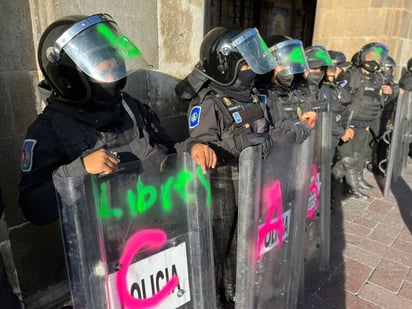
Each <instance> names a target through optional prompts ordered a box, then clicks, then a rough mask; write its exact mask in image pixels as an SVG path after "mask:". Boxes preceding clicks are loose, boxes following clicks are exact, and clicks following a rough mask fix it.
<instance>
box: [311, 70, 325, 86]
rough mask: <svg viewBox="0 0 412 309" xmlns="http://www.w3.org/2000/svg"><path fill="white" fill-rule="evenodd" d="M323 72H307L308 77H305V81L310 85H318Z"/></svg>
mask: <svg viewBox="0 0 412 309" xmlns="http://www.w3.org/2000/svg"><path fill="white" fill-rule="evenodd" d="M324 75H325V72H323V71H321V72H309V75H308V77H307V78H306V80H307V82H308V84H309V85H311V86H318V85H319V84H320V82H321V81H322V79H323V76H324Z"/></svg>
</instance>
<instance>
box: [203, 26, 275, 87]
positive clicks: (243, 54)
mask: <svg viewBox="0 0 412 309" xmlns="http://www.w3.org/2000/svg"><path fill="white" fill-rule="evenodd" d="M242 63H247V64H248V65H249V66H250V67H251V69H252V70H253V71H254V72H255V73H257V74H264V73H267V72H269V71H270V70H272V69H273V68H274V67H275V62H274V60H273V57H272V54H271V53H270V51H269V48H268V47H267V45H266V43H265V42H264V41H263V39H262V38H261V37H260V34H259V32H258V31H257V29H256V28H250V29H246V30H244V31H241V30H229V29H227V28H224V27H216V28H213V29H212V30H210V31H209V32H208V33H207V34H206V35H205V37H204V39H203V41H202V44H201V46H200V61H199V64H198V66H197V69H198V70H199V71H200V72H202V73H203V74H204V75H206V76H207V77H208V78H209V79H211V80H213V81H215V82H216V83H218V84H221V85H231V84H233V83H234V82H235V81H236V78H237V76H238V72H239V68H240V66H241V64H242Z"/></svg>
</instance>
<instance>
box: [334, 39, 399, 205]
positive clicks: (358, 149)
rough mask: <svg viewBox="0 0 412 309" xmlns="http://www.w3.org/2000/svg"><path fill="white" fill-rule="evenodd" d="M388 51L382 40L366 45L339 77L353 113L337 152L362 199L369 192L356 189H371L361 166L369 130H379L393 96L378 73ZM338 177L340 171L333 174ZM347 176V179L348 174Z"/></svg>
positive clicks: (366, 156)
mask: <svg viewBox="0 0 412 309" xmlns="http://www.w3.org/2000/svg"><path fill="white" fill-rule="evenodd" d="M387 53H388V48H387V47H386V45H384V44H382V43H378V42H372V43H369V44H366V45H365V46H363V47H362V48H361V49H360V50H359V52H357V53H355V55H354V56H353V61H354V63H353V65H352V66H351V67H350V68H349V69H348V70H347V71H346V72H345V73H343V74H342V75H341V76H340V77H339V79H340V80H343V81H344V82H343V83H344V84H345V86H344V87H345V88H347V89H348V90H349V91H350V93H351V94H352V103H351V105H350V110H351V111H352V112H353V116H352V118H351V122H350V125H351V126H353V127H354V130H355V136H354V138H353V139H352V140H350V141H348V142H347V143H344V144H342V145H341V146H340V147H339V148H338V152H339V154H340V157H341V158H342V161H343V162H345V165H346V166H345V168H347V169H350V170H351V176H350V187H351V191H352V194H353V195H354V197H356V198H360V199H364V200H365V199H367V198H368V195H366V194H364V193H362V192H361V191H360V190H359V189H360V188H362V189H372V188H373V187H372V186H371V185H370V184H369V183H367V182H366V181H365V179H364V178H363V167H364V164H365V161H366V160H367V159H368V149H367V148H368V147H370V146H369V143H370V142H371V141H372V139H373V135H372V134H371V133H370V132H375V133H376V132H378V129H379V126H377V124H378V123H377V120H379V119H380V117H381V113H382V109H383V106H384V104H385V102H386V101H387V100H388V99H389V98H390V96H391V95H392V88H391V87H390V86H389V85H384V78H383V75H382V73H381V72H380V66H381V65H382V64H383V63H384V60H385V58H386V56H387ZM333 171H334V170H332V172H333ZM337 171H338V170H336V172H337ZM339 176H341V174H340V173H335V177H339ZM346 178H347V180H348V177H346Z"/></svg>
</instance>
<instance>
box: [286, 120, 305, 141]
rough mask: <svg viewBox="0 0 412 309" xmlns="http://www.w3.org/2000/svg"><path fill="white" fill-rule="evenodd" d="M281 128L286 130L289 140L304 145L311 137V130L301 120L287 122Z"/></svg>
mask: <svg viewBox="0 0 412 309" xmlns="http://www.w3.org/2000/svg"><path fill="white" fill-rule="evenodd" d="M280 127H281V128H282V129H283V130H284V134H285V136H286V137H287V140H291V139H292V142H294V143H296V144H302V143H303V142H304V141H305V140H306V139H307V138H308V137H309V136H310V131H311V129H310V128H309V127H308V126H307V125H305V124H304V123H303V122H301V121H299V120H295V121H294V120H285V121H283V122H282V123H281V125H280Z"/></svg>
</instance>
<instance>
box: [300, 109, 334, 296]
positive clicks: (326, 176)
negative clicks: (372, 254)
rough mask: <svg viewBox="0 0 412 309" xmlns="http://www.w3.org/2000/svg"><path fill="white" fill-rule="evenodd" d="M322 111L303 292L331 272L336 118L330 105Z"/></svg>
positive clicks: (306, 235) (315, 160) (306, 242)
mask: <svg viewBox="0 0 412 309" xmlns="http://www.w3.org/2000/svg"><path fill="white" fill-rule="evenodd" d="M320 107H321V108H319V110H318V119H317V122H316V127H315V132H313V133H315V134H314V135H315V152H314V158H313V161H312V166H311V170H312V174H311V180H310V188H309V200H308V203H307V215H306V228H305V244H304V272H303V273H302V276H301V292H303V291H304V283H305V280H306V281H308V280H312V279H313V278H316V276H317V272H318V271H321V270H327V269H328V268H329V251H330V191H331V187H330V186H331V184H330V181H331V167H330V164H331V147H332V135H331V132H332V114H331V112H330V111H329V110H328V108H327V105H324V106H320Z"/></svg>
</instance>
